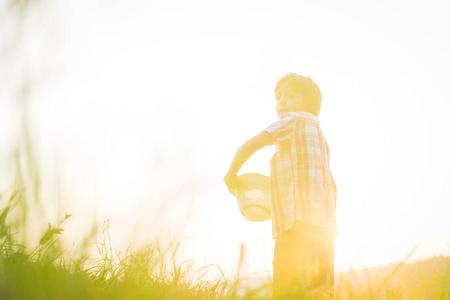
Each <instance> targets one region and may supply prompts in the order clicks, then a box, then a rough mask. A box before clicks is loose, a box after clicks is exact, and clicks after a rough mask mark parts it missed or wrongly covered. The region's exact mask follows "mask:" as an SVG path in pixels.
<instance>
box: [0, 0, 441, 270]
mask: <svg viewBox="0 0 450 300" xmlns="http://www.w3.org/2000/svg"><path fill="white" fill-rule="evenodd" d="M36 3H37V4H36V5H35V6H34V7H33V9H32V11H30V12H29V15H27V18H26V20H27V22H26V23H25V25H24V30H23V31H22V33H21V34H22V35H21V41H22V42H21V47H20V48H17V49H13V50H8V51H6V50H5V51H3V52H2V58H1V62H2V64H3V66H4V68H3V71H2V74H1V75H2V84H1V85H0V96H1V99H0V100H1V101H0V137H1V140H0V142H1V145H0V146H1V148H0V150H1V151H0V167H1V169H0V170H1V172H2V176H1V180H0V188H1V191H2V192H5V191H8V190H10V189H11V188H12V186H13V185H14V182H15V175H14V174H15V172H14V168H13V163H12V161H13V159H12V158H13V149H14V147H15V145H16V144H17V143H18V138H17V136H18V135H19V134H20V130H21V125H20V124H21V123H20V120H23V114H24V110H23V106H21V104H20V101H18V99H22V98H24V99H25V98H26V99H27V106H26V107H27V110H26V115H27V116H28V117H27V118H26V119H28V120H29V124H30V126H29V128H30V130H31V136H32V139H33V144H32V149H33V151H35V153H36V156H37V157H38V161H39V170H40V172H41V179H42V182H41V184H42V188H41V189H40V193H41V197H42V201H44V202H45V203H47V205H46V206H45V207H46V209H45V211H44V212H43V213H41V214H40V215H39V217H38V219H39V220H40V221H41V222H42V228H41V229H40V228H35V230H36V236H35V237H34V238H38V237H40V233H42V232H43V231H44V230H45V228H46V226H47V223H48V222H49V221H53V220H58V219H59V218H60V216H61V213H63V212H64V211H67V212H68V213H71V214H72V218H71V219H70V220H68V222H67V224H66V226H65V231H64V239H65V240H66V242H67V245H70V246H72V245H73V243H75V248H76V245H77V243H79V241H80V240H81V239H82V237H83V236H85V235H86V234H87V233H88V232H89V230H90V229H91V227H92V226H93V224H94V226H95V224H97V225H98V227H101V223H102V221H103V220H106V219H109V220H110V231H111V237H112V239H113V244H114V245H115V246H116V247H117V248H118V249H125V248H126V247H127V246H128V245H132V246H133V247H138V246H140V245H146V244H150V243H153V242H154V241H155V239H159V240H160V241H162V242H163V243H167V241H168V240H169V235H170V237H171V238H172V239H173V240H174V241H179V240H182V242H181V245H180V247H179V249H178V253H179V262H182V261H186V260H190V259H194V260H195V263H194V267H202V266H205V265H209V264H218V265H219V266H220V267H221V269H222V270H224V271H225V272H227V273H231V272H233V271H234V270H235V268H236V267H237V264H238V257H239V252H240V245H241V243H245V246H246V248H245V251H246V269H245V271H246V272H252V271H253V272H266V273H267V274H271V271H272V270H271V268H272V265H271V264H272V254H273V245H274V241H273V240H272V239H271V225H270V222H263V223H250V222H248V221H246V220H245V219H244V218H243V217H242V216H241V215H240V212H239V210H238V206H237V203H236V200H235V199H234V198H233V196H232V195H231V194H229V192H228V190H227V188H226V186H225V184H224V183H223V182H222V178H223V176H224V175H225V173H226V171H227V169H228V167H229V164H230V163H231V160H232V158H233V156H234V154H235V151H236V150H237V149H238V147H239V146H240V145H241V144H242V143H243V142H245V141H246V140H247V139H248V138H250V137H252V136H254V135H256V134H258V133H259V132H261V131H262V130H264V129H265V128H266V127H267V126H269V125H270V124H272V123H273V122H276V121H277V120H278V117H277V115H276V111H275V98H274V92H273V90H274V87H275V84H276V82H277V81H278V80H279V79H280V78H281V77H282V75H283V74H284V73H285V72H296V73H299V74H302V75H308V76H311V77H312V78H313V79H314V80H315V81H316V83H317V84H318V86H319V87H320V89H321V91H322V94H323V107H322V112H321V114H320V117H319V119H320V122H321V126H322V130H323V131H324V133H325V136H326V138H327V140H328V143H329V146H330V151H331V169H332V171H333V174H334V177H335V179H336V182H337V185H338V208H337V218H338V225H339V234H338V236H337V240H336V269H337V270H344V269H347V268H349V267H350V266H351V265H353V266H354V267H360V266H372V265H378V264H387V263H389V262H395V261H399V260H401V259H402V258H403V257H405V256H406V255H407V254H408V252H409V251H410V250H411V249H412V248H413V247H414V246H415V245H417V244H418V243H419V242H422V244H421V245H420V247H419V248H418V250H417V252H416V253H415V255H414V256H413V260H414V259H421V258H426V257H430V256H433V255H438V254H449V253H450V234H449V233H450V222H449V221H448V212H449V210H450V204H449V203H450V202H449V195H450V188H449V187H450V171H449V166H450V159H449V156H448V153H449V152H450V146H449V142H448V129H449V128H450V119H449V118H448V113H449V112H450V110H449V108H450V102H449V96H450V87H449V84H448V83H449V82H450V74H449V72H448V70H449V69H450V58H449V56H448V53H449V51H450V37H449V35H448V30H447V29H446V28H449V26H450V20H449V19H448V16H447V11H446V6H447V4H446V2H445V1H430V2H427V4H426V5H425V4H423V3H420V2H418V1H413V2H411V1H408V2H407V1H389V2H387V1H375V2H371V3H365V4H363V3H361V2H357V1H340V2H333V1H281V2H278V3H277V4H276V5H275V3H274V2H271V1H218V2H214V3H212V2H211V1H64V2H58V1H38V2H36ZM17 32H18V31H17V28H15V27H14V23H13V22H9V19H8V18H4V19H3V24H2V29H1V31H0V33H1V35H0V39H1V41H2V42H3V44H5V45H7V44H8V43H9V41H11V40H14V38H15V37H16V35H17ZM5 49H8V48H7V47H5ZM19 50H20V51H19ZM12 58H14V59H12ZM23 82H26V83H27V84H25V85H24V84H23ZM21 84H22V85H21ZM23 86H26V87H27V88H26V89H23ZM20 87H22V88H20ZM17 91H19V92H17ZM24 91H25V92H24ZM24 93H25V94H26V96H23V95H24ZM17 95H22V96H21V97H22V98H20V97H19V98H18V97H17ZM274 151H275V147H274V146H273V147H272V146H271V147H267V148H265V149H263V150H261V151H260V152H258V153H256V154H255V155H254V157H252V158H251V159H250V160H249V161H248V163H247V164H246V165H244V167H243V168H242V169H241V172H240V174H242V173H246V172H256V173H262V174H265V175H269V172H270V166H269V160H270V158H271V156H272V154H273V152H274ZM55 203H59V204H58V205H56V204H55ZM31 238H33V237H31ZM92 253H93V254H95V246H93V252H92Z"/></svg>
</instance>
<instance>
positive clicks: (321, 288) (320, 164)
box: [223, 73, 337, 299]
mask: <svg viewBox="0 0 450 300" xmlns="http://www.w3.org/2000/svg"><path fill="white" fill-rule="evenodd" d="M275 97H276V110H277V114H278V116H279V117H280V120H279V121H277V122H275V123H273V124H272V125H270V126H269V127H267V128H266V129H265V130H264V131H262V132H261V133H260V134H258V135H256V136H255V137H253V138H251V139H249V140H248V141H246V142H245V143H244V144H243V145H242V146H241V147H240V148H239V149H238V151H237V152H236V155H235V156H234V158H233V161H232V163H231V166H230V168H229V171H228V172H227V174H226V176H225V177H224V179H223V180H224V182H225V183H226V185H227V186H228V189H229V190H230V191H233V190H234V189H235V187H236V185H237V177H238V176H237V173H238V171H239V169H240V168H241V167H242V165H243V164H244V163H245V162H246V161H247V160H248V159H249V158H250V157H251V156H252V155H253V153H255V152H256V151H257V150H259V149H261V148H263V147H265V146H268V145H273V144H276V146H277V151H276V152H275V154H274V156H273V158H272V159H271V161H270V173H271V193H272V207H271V210H272V238H274V239H275V249H274V256H273V292H274V298H275V299H280V298H282V299H299V298H305V297H307V295H308V294H309V295H312V294H311V293H312V291H314V292H319V293H322V294H325V295H327V296H333V295H334V237H335V234H336V233H337V224H336V217H335V209H336V184H335V182H334V178H333V175H332V174H331V171H330V168H329V149H328V144H327V141H326V139H325V137H324V135H323V133H322V131H321V129H320V124H319V119H318V115H319V112H320V106H321V103H322V95H321V93H320V90H319V88H318V87H317V85H316V84H315V83H314V82H313V81H312V79H311V78H310V77H304V76H301V75H298V74H295V73H288V74H287V75H285V76H284V77H283V78H281V79H280V80H279V81H278V83H277V84H276V86H275ZM316 295H317V294H316Z"/></svg>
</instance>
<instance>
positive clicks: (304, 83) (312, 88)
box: [275, 73, 322, 116]
mask: <svg viewBox="0 0 450 300" xmlns="http://www.w3.org/2000/svg"><path fill="white" fill-rule="evenodd" d="M281 90H288V91H292V92H294V93H299V94H300V95H301V96H302V106H303V108H304V109H305V110H306V111H307V112H309V113H312V114H315V115H316V116H318V115H319V113H320V107H321V105H322V93H321V92H320V89H319V87H318V86H317V84H316V83H315V82H314V81H313V80H312V78H311V77H309V76H307V77H304V76H302V75H298V74H296V73H288V74H287V75H284V76H283V78H281V79H280V80H279V81H278V83H277V84H276V86H275V97H276V98H277V99H278V98H279V96H280V93H281Z"/></svg>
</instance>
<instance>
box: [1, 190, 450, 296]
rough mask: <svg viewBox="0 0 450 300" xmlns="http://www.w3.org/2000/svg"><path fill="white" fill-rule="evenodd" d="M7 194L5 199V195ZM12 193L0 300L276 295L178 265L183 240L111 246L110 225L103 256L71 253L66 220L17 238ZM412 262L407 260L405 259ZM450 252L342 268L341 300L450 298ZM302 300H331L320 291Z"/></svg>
mask: <svg viewBox="0 0 450 300" xmlns="http://www.w3.org/2000/svg"><path fill="white" fill-rule="evenodd" d="M1 200H4V199H1ZM19 200H20V197H19V193H13V195H12V196H11V198H9V200H8V202H7V204H6V205H5V206H4V207H3V208H2V210H1V211H0V299H5V300H6V299H271V289H272V287H271V279H270V278H262V277H259V278H257V277H250V278H247V277H239V278H237V279H234V280H230V279H228V278H225V276H222V277H221V278H220V279H217V280H213V281H211V280H209V281H208V280H206V279H205V276H204V275H205V274H206V272H207V269H208V267H217V268H219V269H220V266H205V267H204V268H201V269H199V270H190V269H189V268H186V266H185V264H183V263H181V264H176V263H175V259H174V255H175V254H176V250H177V248H178V246H179V243H178V244H176V245H175V247H174V249H172V250H164V251H162V250H161V249H159V248H158V247H153V246H150V247H148V248H145V249H138V250H137V251H129V250H127V251H126V252H125V253H121V252H117V251H116V250H114V249H113V247H112V246H111V242H110V236H109V223H108V222H105V223H104V225H103V228H102V232H101V235H100V237H99V240H98V242H97V248H98V254H99V255H98V257H97V258H89V257H87V256H86V255H84V254H82V253H83V251H82V249H80V254H79V255H78V256H77V255H75V257H74V256H73V255H72V256H70V257H69V256H68V255H66V253H65V250H64V249H62V247H61V243H60V241H59V238H60V235H61V234H63V230H64V229H63V225H64V223H65V222H70V215H68V214H66V215H65V216H63V217H62V219H61V221H60V222H59V224H58V225H52V224H49V225H48V230H47V232H46V233H45V234H44V235H43V236H42V237H41V239H40V241H39V244H38V245H36V246H35V248H33V249H28V248H27V247H26V246H24V245H22V244H20V243H18V242H17V241H16V234H17V233H18V232H19V231H20V229H21V228H20V226H21V225H23V222H19V223H16V224H19V225H15V226H11V225H8V216H9V215H10V214H11V212H12V210H13V209H20V207H22V206H15V205H14V203H15V201H19ZM405 260H406V259H405ZM449 293H450V257H435V258H432V259H429V260H426V261H421V262H415V263H399V264H392V265H387V266H380V267H373V268H367V269H362V270H350V271H348V272H343V273H339V274H336V297H335V299H450V294H449ZM304 299H327V298H326V297H325V296H320V295H319V294H317V293H315V292H314V291H311V292H309V293H308V294H307V295H305V297H304Z"/></svg>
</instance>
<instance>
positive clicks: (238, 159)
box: [223, 131, 275, 194]
mask: <svg viewBox="0 0 450 300" xmlns="http://www.w3.org/2000/svg"><path fill="white" fill-rule="evenodd" d="M273 144H275V140H274V139H273V137H272V136H271V135H270V134H269V133H268V132H267V131H263V132H261V133H260V134H258V135H256V136H254V137H252V138H251V139H249V140H248V141H246V142H245V143H244V144H242V146H241V147H239V149H238V150H237V152H236V154H235V155H234V158H233V161H232V162H231V165H230V168H229V170H228V172H227V174H226V175H225V177H224V179H223V181H224V182H225V184H226V185H227V186H228V189H229V190H230V192H231V193H232V194H234V193H233V191H234V189H235V187H236V184H237V173H238V172H239V170H240V169H241V167H242V165H243V164H244V163H245V162H246V161H247V160H248V159H249V158H250V157H251V156H252V155H253V153H255V152H256V151H258V150H259V149H261V148H263V147H266V146H269V145H273Z"/></svg>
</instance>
